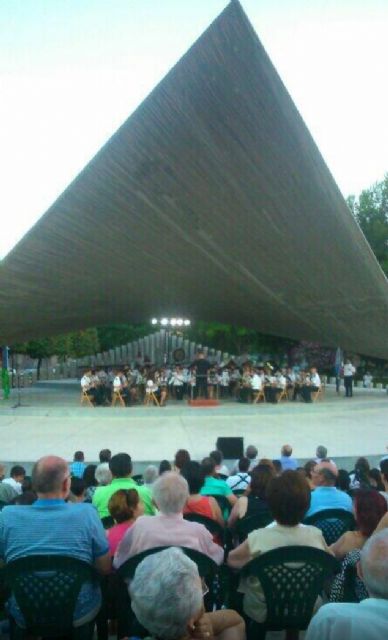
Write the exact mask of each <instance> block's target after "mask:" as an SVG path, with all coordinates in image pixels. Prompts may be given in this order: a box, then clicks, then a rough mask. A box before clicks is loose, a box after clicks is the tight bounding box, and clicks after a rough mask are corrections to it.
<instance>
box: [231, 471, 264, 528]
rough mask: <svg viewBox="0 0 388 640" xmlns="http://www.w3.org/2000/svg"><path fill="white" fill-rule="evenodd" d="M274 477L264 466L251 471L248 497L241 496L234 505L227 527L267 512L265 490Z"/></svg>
mask: <svg viewBox="0 0 388 640" xmlns="http://www.w3.org/2000/svg"><path fill="white" fill-rule="evenodd" d="M274 477H275V471H274V470H273V469H272V468H271V467H269V466H267V465H265V464H259V465H258V466H257V467H255V468H254V469H253V471H252V472H251V484H250V487H249V490H248V495H247V496H241V497H240V498H239V499H238V500H237V502H236V504H235V505H234V507H233V509H232V512H231V514H230V516H229V520H228V526H229V527H233V526H234V525H235V524H236V522H237V520H239V519H241V518H245V517H247V518H250V517H251V516H261V515H263V514H265V513H267V512H268V503H267V488H268V485H269V483H270V481H271V480H272V478H274Z"/></svg>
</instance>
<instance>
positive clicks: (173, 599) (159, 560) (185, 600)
mask: <svg viewBox="0 0 388 640" xmlns="http://www.w3.org/2000/svg"><path fill="white" fill-rule="evenodd" d="M203 588H204V585H203V583H201V579H200V577H199V575H198V569H197V566H196V564H195V563H194V562H193V561H192V560H190V558H188V557H187V556H186V555H185V554H184V553H183V552H182V550H181V549H178V548H176V547H172V548H170V549H165V550H164V551H160V552H159V553H155V554H153V555H150V556H148V557H147V558H145V559H144V560H143V561H142V562H141V563H140V564H139V566H138V567H137V569H136V573H135V576H134V579H133V580H132V582H131V585H130V595H131V606H132V609H133V611H134V613H135V615H136V618H137V620H138V621H139V622H140V624H141V625H142V626H143V627H144V628H145V629H147V631H149V633H150V634H152V637H153V638H158V639H160V640H190V639H191V638H193V639H194V638H197V639H199V640H205V639H206V638H209V640H212V639H213V638H214V639H216V640H245V625H244V621H243V619H242V618H241V617H240V616H239V615H238V614H237V613H236V612H235V611H232V610H229V609H222V610H220V611H214V612H210V613H205V610H204V606H203Z"/></svg>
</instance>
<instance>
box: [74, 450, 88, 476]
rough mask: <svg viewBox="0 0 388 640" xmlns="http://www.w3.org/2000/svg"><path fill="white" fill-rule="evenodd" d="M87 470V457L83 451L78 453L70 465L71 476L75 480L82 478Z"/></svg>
mask: <svg viewBox="0 0 388 640" xmlns="http://www.w3.org/2000/svg"><path fill="white" fill-rule="evenodd" d="M85 469H86V464H85V455H84V452H83V451H76V452H75V454H74V458H73V462H72V463H71V465H70V475H72V476H74V477H75V478H82V477H83V475H84V471H85Z"/></svg>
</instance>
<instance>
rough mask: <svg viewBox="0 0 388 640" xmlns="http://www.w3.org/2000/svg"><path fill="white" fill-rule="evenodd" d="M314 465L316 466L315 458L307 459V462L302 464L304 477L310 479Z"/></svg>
mask: <svg viewBox="0 0 388 640" xmlns="http://www.w3.org/2000/svg"><path fill="white" fill-rule="evenodd" d="M316 466H317V463H316V462H315V460H308V462H306V464H305V465H304V466H303V469H304V470H305V474H306V478H308V479H309V480H312V472H313V470H314V469H315V467H316Z"/></svg>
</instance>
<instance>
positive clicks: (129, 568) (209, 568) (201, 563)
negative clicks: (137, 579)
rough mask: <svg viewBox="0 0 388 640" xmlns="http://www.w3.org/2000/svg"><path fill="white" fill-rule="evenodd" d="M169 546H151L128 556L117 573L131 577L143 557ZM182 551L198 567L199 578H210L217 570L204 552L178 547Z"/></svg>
mask: <svg viewBox="0 0 388 640" xmlns="http://www.w3.org/2000/svg"><path fill="white" fill-rule="evenodd" d="M169 548H170V547H169V546H166V547H153V548H152V549H147V551H143V552H142V553H138V554H137V555H136V556H133V557H132V558H129V560H127V561H126V562H124V564H122V565H121V567H120V568H119V569H118V573H119V575H120V577H121V578H123V579H124V580H126V579H130V580H131V579H132V578H133V577H134V575H135V571H136V569H137V566H138V565H139V564H140V562H141V561H142V560H144V558H147V557H148V556H151V555H153V554H154V553H158V552H159V551H164V549H169ZM180 548H181V549H182V551H183V552H184V553H185V554H186V555H187V556H188V557H189V558H190V559H191V560H192V561H193V562H195V564H196V565H197V567H198V573H199V575H200V576H201V578H205V579H207V578H209V579H211V578H212V577H213V576H214V575H215V574H216V573H217V571H218V566H217V564H216V563H215V562H214V560H212V559H211V558H209V556H206V555H205V554H204V553H201V552H200V551H196V550H195V549H189V548H188V547H180Z"/></svg>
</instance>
